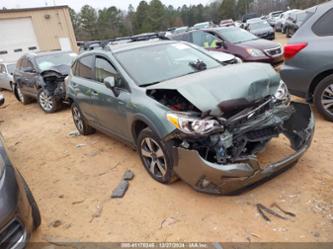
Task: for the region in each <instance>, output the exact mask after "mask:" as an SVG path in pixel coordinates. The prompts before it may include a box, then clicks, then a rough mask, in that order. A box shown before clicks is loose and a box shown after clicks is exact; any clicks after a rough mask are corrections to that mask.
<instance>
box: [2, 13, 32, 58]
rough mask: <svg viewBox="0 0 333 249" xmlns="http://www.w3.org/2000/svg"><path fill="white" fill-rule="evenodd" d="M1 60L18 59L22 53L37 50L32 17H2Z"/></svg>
mask: <svg viewBox="0 0 333 249" xmlns="http://www.w3.org/2000/svg"><path fill="white" fill-rule="evenodd" d="M0 32H1V38H0V61H1V60H3V61H5V62H11V61H16V60H17V59H19V58H20V57H21V55H22V54H25V53H27V52H37V51H38V43H37V38H36V35H35V31H34V28H33V25H32V21H31V18H18V19H0Z"/></svg>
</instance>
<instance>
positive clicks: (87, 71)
mask: <svg viewBox="0 0 333 249" xmlns="http://www.w3.org/2000/svg"><path fill="white" fill-rule="evenodd" d="M94 62H95V56H94V55H87V56H83V57H81V58H80V59H78V60H77V61H76V63H75V64H74V66H73V69H72V70H73V77H72V78H71V82H70V85H71V88H72V89H73V90H74V92H75V95H76V97H75V100H76V103H77V104H78V105H79V107H80V110H81V112H82V113H83V115H84V117H85V118H86V119H87V120H88V121H89V122H92V123H96V122H97V120H96V113H95V110H94V108H93V106H92V105H91V95H92V92H93V85H94V84H95V72H94Z"/></svg>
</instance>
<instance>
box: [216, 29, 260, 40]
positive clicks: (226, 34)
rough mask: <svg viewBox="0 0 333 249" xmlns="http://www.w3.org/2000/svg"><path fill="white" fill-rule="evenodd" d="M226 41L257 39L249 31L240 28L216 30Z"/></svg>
mask: <svg viewBox="0 0 333 249" xmlns="http://www.w3.org/2000/svg"><path fill="white" fill-rule="evenodd" d="M216 31H217V32H218V33H219V34H220V35H221V36H222V37H223V38H224V39H225V40H226V41H228V42H231V43H242V42H246V41H252V40H257V39H259V38H258V37H256V36H255V35H253V34H251V33H250V32H248V31H246V30H244V29H241V28H237V27H235V28H225V29H218V30H216Z"/></svg>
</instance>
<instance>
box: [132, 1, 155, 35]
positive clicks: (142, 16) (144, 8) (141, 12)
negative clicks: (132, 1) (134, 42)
mask: <svg viewBox="0 0 333 249" xmlns="http://www.w3.org/2000/svg"><path fill="white" fill-rule="evenodd" d="M148 15H149V5H148V3H147V2H146V1H141V2H140V3H139V6H138V8H137V9H136V13H135V15H134V23H133V28H134V33H144V32H151V30H152V26H151V24H150V23H149V16H148Z"/></svg>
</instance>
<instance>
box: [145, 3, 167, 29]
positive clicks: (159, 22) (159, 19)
mask: <svg viewBox="0 0 333 249" xmlns="http://www.w3.org/2000/svg"><path fill="white" fill-rule="evenodd" d="M165 14H166V8H165V7H164V5H163V4H162V2H161V1H160V0H151V1H150V4H149V12H148V18H149V22H150V24H151V29H152V30H151V31H161V30H165V29H166V28H167V23H166V20H165V16H166V15H165Z"/></svg>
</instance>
